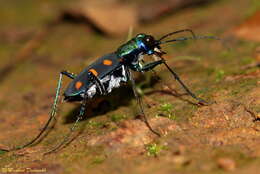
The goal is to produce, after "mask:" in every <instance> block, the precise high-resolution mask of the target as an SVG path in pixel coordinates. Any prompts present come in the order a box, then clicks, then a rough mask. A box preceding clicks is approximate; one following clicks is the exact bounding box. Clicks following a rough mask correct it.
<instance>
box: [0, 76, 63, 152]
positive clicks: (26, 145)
mask: <svg viewBox="0 0 260 174" xmlns="http://www.w3.org/2000/svg"><path fill="white" fill-rule="evenodd" d="M63 75H64V74H63V73H62V72H61V73H60V76H59V81H58V85H57V89H56V95H55V99H54V103H53V105H52V109H51V112H50V117H49V119H48V121H47V122H46V124H45V125H44V127H43V128H42V130H41V132H40V133H39V134H38V135H37V136H36V137H35V138H34V139H32V140H31V141H30V142H28V143H26V144H25V145H22V146H17V147H14V148H12V149H10V150H5V149H3V150H4V151H8V152H9V151H15V150H19V149H23V148H25V147H28V146H30V145H32V144H33V143H35V142H36V141H37V140H38V139H39V138H40V137H41V135H42V134H43V133H44V132H45V131H46V130H47V128H48V126H49V124H50V123H51V121H52V120H53V119H55V116H56V113H57V105H58V100H59V97H60V90H61V86H62V77H63ZM0 150H1V149H0Z"/></svg>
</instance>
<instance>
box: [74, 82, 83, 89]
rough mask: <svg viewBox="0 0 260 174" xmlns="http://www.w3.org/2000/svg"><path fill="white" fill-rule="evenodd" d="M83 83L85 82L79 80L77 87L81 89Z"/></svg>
mask: <svg viewBox="0 0 260 174" xmlns="http://www.w3.org/2000/svg"><path fill="white" fill-rule="evenodd" d="M82 85H83V83H82V82H81V81H77V82H76V84H75V88H76V89H79V88H81V86H82Z"/></svg>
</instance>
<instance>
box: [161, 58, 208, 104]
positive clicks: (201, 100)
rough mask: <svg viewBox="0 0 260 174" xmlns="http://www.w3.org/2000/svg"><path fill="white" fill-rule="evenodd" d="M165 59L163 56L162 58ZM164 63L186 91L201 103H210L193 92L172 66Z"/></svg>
mask: <svg viewBox="0 0 260 174" xmlns="http://www.w3.org/2000/svg"><path fill="white" fill-rule="evenodd" d="M161 59H163V58H161ZM163 64H164V65H165V66H166V68H167V69H168V70H169V71H170V72H171V74H172V75H173V76H174V78H175V79H176V80H177V81H178V82H179V83H180V84H181V86H182V87H183V88H184V89H185V90H186V92H187V93H188V94H189V95H190V96H191V97H193V98H194V99H196V100H197V101H198V102H199V104H206V105H207V104H208V102H206V101H205V100H203V99H202V98H199V97H197V96H196V95H195V94H194V93H193V92H191V90H190V89H189V88H188V87H187V86H186V85H185V84H184V83H183V82H182V80H181V79H180V77H179V76H178V74H176V73H175V72H174V71H173V70H172V69H171V68H170V67H169V65H168V64H167V63H166V62H165V61H164V62H163Z"/></svg>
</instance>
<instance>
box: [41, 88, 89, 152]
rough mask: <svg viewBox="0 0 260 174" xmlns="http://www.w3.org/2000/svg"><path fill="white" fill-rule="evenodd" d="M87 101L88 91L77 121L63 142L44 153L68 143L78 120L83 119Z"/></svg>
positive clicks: (53, 150)
mask: <svg viewBox="0 0 260 174" xmlns="http://www.w3.org/2000/svg"><path fill="white" fill-rule="evenodd" d="M86 103H87V93H86V92H85V94H84V99H83V100H82V103H81V107H80V111H79V114H78V115H77V119H76V121H75V123H74V124H73V125H72V127H71V128H70V131H69V133H68V134H67V135H66V136H65V138H64V139H63V141H62V142H61V143H59V144H58V145H57V146H56V147H54V148H53V149H51V150H50V151H47V152H45V153H44V155H47V154H50V153H52V152H55V151H57V150H58V149H59V148H61V147H62V146H63V145H67V144H68V143H69V142H70V141H68V140H69V138H70V136H71V134H72V133H73V132H74V130H75V129H76V127H77V125H78V122H79V121H80V120H82V119H83V116H84V114H85V110H86Z"/></svg>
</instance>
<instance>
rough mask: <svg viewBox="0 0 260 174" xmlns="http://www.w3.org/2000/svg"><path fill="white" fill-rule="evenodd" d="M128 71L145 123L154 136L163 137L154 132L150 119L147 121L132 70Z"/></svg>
mask: <svg viewBox="0 0 260 174" xmlns="http://www.w3.org/2000/svg"><path fill="white" fill-rule="evenodd" d="M126 70H127V73H128V76H129V78H130V80H131V83H132V88H133V92H134V95H135V98H136V100H137V103H138V105H139V109H140V112H141V115H142V117H143V121H144V122H145V124H146V126H147V127H148V128H149V130H150V131H151V132H153V133H154V134H156V135H157V136H159V137H160V136H161V135H160V134H159V133H158V132H156V131H155V130H153V128H152V127H151V125H150V124H149V122H148V119H147V117H146V115H145V113H144V109H143V103H142V99H141V97H140V96H139V95H138V93H137V91H136V85H135V81H134V79H133V76H132V74H131V72H130V70H129V69H128V68H127V69H126Z"/></svg>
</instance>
